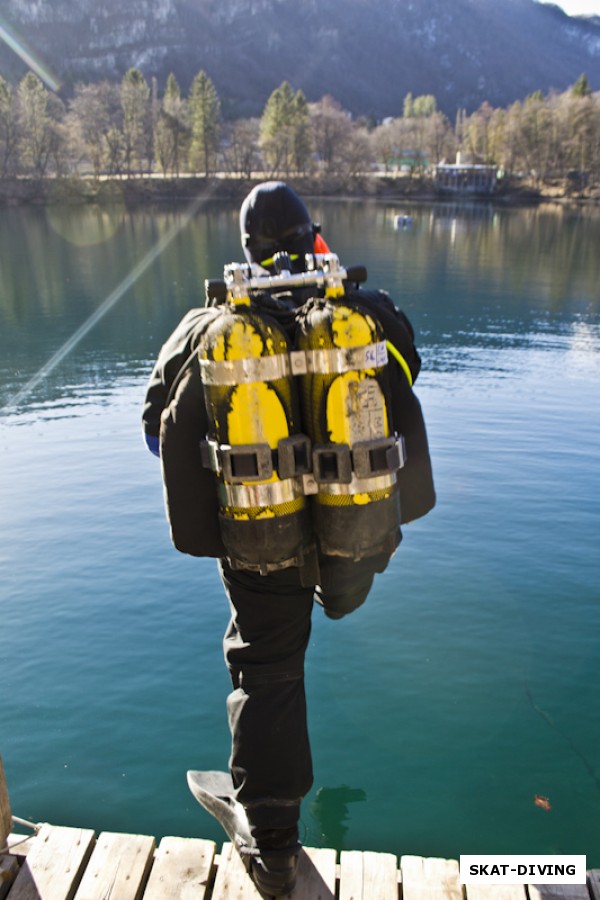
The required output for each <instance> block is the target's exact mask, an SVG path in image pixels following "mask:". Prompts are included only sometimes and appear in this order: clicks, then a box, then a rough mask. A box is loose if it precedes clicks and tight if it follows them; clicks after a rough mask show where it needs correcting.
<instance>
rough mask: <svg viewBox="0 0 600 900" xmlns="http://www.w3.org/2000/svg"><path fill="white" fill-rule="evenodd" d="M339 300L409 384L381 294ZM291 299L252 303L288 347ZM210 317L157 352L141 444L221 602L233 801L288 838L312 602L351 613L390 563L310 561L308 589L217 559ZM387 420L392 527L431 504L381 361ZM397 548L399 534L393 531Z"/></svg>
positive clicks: (403, 384)
mask: <svg viewBox="0 0 600 900" xmlns="http://www.w3.org/2000/svg"><path fill="white" fill-rule="evenodd" d="M348 291H349V296H350V297H351V298H352V299H353V300H354V301H358V302H359V303H360V304H361V306H362V307H363V308H366V309H367V310H368V311H370V312H371V313H372V314H374V315H375V316H376V317H377V318H378V319H379V321H380V323H381V325H382V327H383V330H384V333H385V336H386V339H387V340H389V341H390V342H391V343H392V344H393V345H394V347H396V348H397V350H398V351H399V352H400V354H401V355H402V356H403V358H404V360H405V361H406V362H407V363H408V366H409V368H410V370H411V374H412V378H413V379H414V378H416V377H417V375H418V373H419V370H420V358H419V355H418V353H417V351H416V348H415V346H414V335H413V330H412V327H411V325H410V323H409V321H408V319H407V318H406V317H405V316H404V314H403V313H401V312H400V311H399V310H397V309H396V307H395V306H394V305H393V303H392V301H391V300H390V298H389V297H388V295H387V294H385V293H383V292H379V291H365V290H354V289H351V288H348ZM303 299H305V298H304V297H302V296H301V295H300V294H295V295H290V294H287V295H281V296H279V297H276V298H275V297H270V296H269V295H266V294H265V295H264V296H263V297H262V298H261V300H260V304H261V305H262V307H263V308H264V309H265V311H266V312H267V313H268V315H269V316H271V317H274V318H275V319H276V320H278V322H279V324H280V325H281V326H282V327H283V328H284V330H286V331H287V333H288V335H289V337H290V340H292V341H293V333H294V330H295V323H296V315H297V313H296V310H297V308H298V307H299V306H300V304H301V303H302V302H303ZM219 314H220V313H219V308H218V307H208V308H202V309H195V310H191V311H190V312H189V313H188V314H187V315H186V316H185V318H184V319H183V320H182V322H181V323H180V324H179V326H178V327H177V328H176V330H175V331H174V332H173V334H172V335H171V337H170V338H169V339H168V340H167V342H166V343H165V345H164V346H163V348H162V349H161V351H160V354H159V357H158V360H157V362H156V365H155V367H154V370H153V372H152V375H151V378H150V382H149V385H148V391H147V395H146V403H145V407H144V414H143V425H144V430H145V432H146V435H147V436H150V437H152V438H157V437H159V438H160V452H161V460H162V470H163V479H164V484H165V500H166V507H167V516H168V519H169V522H170V526H171V537H172V540H173V543H174V545H175V546H176V547H177V549H179V550H181V551H182V552H184V553H190V554H192V555H195V556H213V557H218V558H219V560H220V562H219V566H220V572H221V577H222V580H223V584H224V587H225V590H226V592H227V595H228V597H229V601H230V608H231V620H230V623H229V626H228V628H227V631H226V634H225V638H224V651H225V659H226V663H227V666H228V668H229V672H230V675H231V681H232V692H231V694H230V695H229V697H228V702H227V708H228V716H229V725H230V729H231V735H232V752H231V759H230V769H231V773H232V777H233V781H234V785H235V786H236V789H237V797H238V800H239V801H240V802H241V803H242V804H243V805H244V806H245V807H246V809H247V813H248V818H249V821H250V824H251V826H252V827H253V828H254V830H255V833H258V832H261V831H262V830H264V829H267V830H268V829H274V828H282V829H290V828H291V829H293V828H294V827H295V826H296V825H297V821H298V816H299V808H300V802H301V800H302V798H303V797H304V796H305V794H306V793H307V792H308V790H309V789H310V787H311V784H312V760H311V752H310V745H309V738H308V731H307V722H306V700H305V693H304V656H305V652H306V647H307V645H308V639H309V635H310V629H311V613H312V607H313V603H314V602H315V601H316V602H317V603H318V604H320V605H321V606H322V607H323V608H324V610H325V613H326V615H328V616H329V617H330V618H334V619H335V618H340V617H342V616H343V615H346V614H347V613H349V612H352V611H353V610H354V609H356V608H357V607H358V606H360V605H361V604H362V603H363V602H364V600H365V599H366V597H367V594H368V593H369V590H370V588H371V585H372V583H373V578H374V575H375V573H376V572H382V571H383V570H384V569H385V567H386V565H387V563H388V561H389V553H378V554H377V555H375V556H371V557H367V558H363V559H362V560H360V561H357V562H355V561H353V560H350V559H343V558H339V557H323V556H321V557H320V559H319V566H320V577H319V584H316V585H313V584H309V585H308V586H306V579H305V578H303V579H301V577H300V572H299V570H298V568H295V567H290V568H285V569H281V570H279V571H274V572H270V573H269V574H268V575H261V574H259V573H257V572H250V571H244V570H240V569H238V568H233V567H232V566H231V564H230V562H229V560H228V559H227V558H226V550H225V547H224V545H223V543H222V541H221V537H220V533H219V526H218V520H217V507H218V504H217V493H216V478H215V475H214V473H213V472H212V471H211V470H210V469H207V468H203V466H202V461H201V457H200V442H201V441H202V440H203V439H204V438H205V437H206V434H207V430H208V424H209V423H208V419H207V415H206V408H205V405H204V395H203V386H202V383H201V379H200V375H199V365H198V361H197V355H196V354H195V352H194V351H195V349H196V348H197V346H198V343H199V341H200V339H201V337H202V334H203V332H204V330H205V329H206V327H207V325H208V324H209V323H210V322H211V321H213V319H214V318H215V317H216V316H218V315H219ZM388 365H389V374H390V383H391V406H392V410H391V413H392V415H391V420H392V422H393V426H394V429H395V430H396V431H397V432H399V433H401V434H402V435H403V437H404V441H405V444H406V450H407V462H406V465H405V466H404V468H403V469H400V470H399V472H398V473H397V474H398V481H399V487H400V505H401V512H402V522H407V521H411V520H412V519H416V518H418V517H420V516H423V515H425V514H426V513H427V512H428V511H429V510H430V509H431V508H432V507H433V505H434V503H435V493H434V487H433V478H432V473H431V463H430V458H429V450H428V444H427V435H426V431H425V425H424V421H423V416H422V413H421V407H420V405H419V402H418V400H417V398H416V396H415V394H414V393H413V391H412V387H411V385H410V384H409V382H408V380H407V377H406V374H405V373H404V372H403V371H402V368H401V366H400V365H399V364H398V363H397V362H396V361H395V359H393V358H392V357H390V358H389V363H388ZM397 540H398V542H399V540H400V534H399V531H398V539H397Z"/></svg>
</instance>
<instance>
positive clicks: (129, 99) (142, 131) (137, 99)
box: [120, 69, 151, 175]
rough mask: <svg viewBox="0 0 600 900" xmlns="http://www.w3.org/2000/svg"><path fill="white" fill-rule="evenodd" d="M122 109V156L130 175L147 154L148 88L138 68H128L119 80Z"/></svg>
mask: <svg viewBox="0 0 600 900" xmlns="http://www.w3.org/2000/svg"><path fill="white" fill-rule="evenodd" d="M120 93H121V108H122V110H123V128H122V135H123V157H124V163H125V170H126V172H127V174H128V175H131V174H132V172H133V171H134V169H140V168H141V167H142V165H143V160H144V158H145V157H146V156H147V153H146V148H147V144H148V130H149V129H150V127H151V126H150V88H149V87H148V84H147V82H146V79H145V78H144V76H143V75H142V73H141V72H140V70H139V69H128V71H127V72H126V73H125V75H124V76H123V80H122V82H121V92H120Z"/></svg>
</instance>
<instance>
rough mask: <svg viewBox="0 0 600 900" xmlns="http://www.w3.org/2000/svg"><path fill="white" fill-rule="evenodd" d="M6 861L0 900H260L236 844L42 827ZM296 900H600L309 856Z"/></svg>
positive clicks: (598, 894)
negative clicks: (219, 848)
mask: <svg viewBox="0 0 600 900" xmlns="http://www.w3.org/2000/svg"><path fill="white" fill-rule="evenodd" d="M17 840H19V838H18V836H16V835H14V834H13V835H11V836H10V837H9V844H11V845H13V846H12V847H11V850H10V852H9V853H7V854H5V855H3V856H0V900H176V898H177V900H260V895H259V894H258V892H257V891H256V890H255V888H254V886H253V884H252V882H251V881H250V879H249V877H248V875H247V874H246V871H245V869H244V867H243V865H242V863H241V861H240V858H239V856H238V854H237V853H236V851H235V850H234V849H233V847H232V845H231V844H230V843H225V844H223V846H222V848H221V850H220V852H219V853H217V847H216V845H215V843H214V841H206V840H201V839H200V838H179V837H164V838H163V839H162V840H161V841H160V843H159V844H158V847H157V846H156V841H155V839H154V838H153V837H149V836H147V835H134V834H113V833H108V832H104V833H102V834H100V835H98V837H96V835H95V834H94V832H93V831H91V830H89V829H83V828H65V827H63V826H57V825H43V826H42V828H41V829H40V831H39V832H38V833H37V834H36V835H35V836H34V837H31V838H30V839H28V840H27V841H26V842H25V843H23V844H19V845H18V846H14V843H15V842H16V841H17ZM290 897H292V898H293V900H465V898H466V900H600V871H593V872H590V873H588V883H587V885H555V884H554V885H539V884H538V885H505V886H500V885H498V886H487V887H482V886H481V885H467V886H463V885H461V884H460V882H459V873H458V861H457V860H451V859H426V858H423V857H419V856H403V857H401V858H400V860H398V859H397V857H396V856H394V855H393V854H390V853H372V852H368V851H367V852H359V851H354V850H352V851H342V852H341V854H340V858H339V860H338V859H337V853H336V851H335V850H328V849H314V848H310V847H306V848H304V849H303V850H302V851H301V855H300V865H299V872H298V883H297V886H296V889H295V890H294V892H293V894H291V895H290Z"/></svg>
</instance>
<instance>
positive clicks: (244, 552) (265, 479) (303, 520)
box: [198, 265, 312, 574]
mask: <svg viewBox="0 0 600 900" xmlns="http://www.w3.org/2000/svg"><path fill="white" fill-rule="evenodd" d="M242 268H243V267H239V266H235V265H234V266H231V267H229V269H228V270H226V273H225V274H226V279H225V286H226V289H227V290H226V300H225V302H224V303H223V304H222V306H221V310H222V312H221V315H219V316H217V317H216V318H215V320H214V321H213V322H212V323H211V324H210V325H209V326H208V328H207V329H206V331H205V333H204V334H203V336H202V339H201V341H200V344H199V347H198V359H199V362H200V372H201V378H202V382H203V389H204V397H205V403H206V410H207V414H208V421H209V433H208V435H207V439H206V441H204V442H203V443H202V455H203V464H204V465H205V466H207V467H209V468H211V469H212V470H213V472H214V473H215V476H216V478H217V482H218V498H219V524H220V528H221V537H222V540H223V543H224V545H225V547H226V549H227V552H228V557H229V559H230V561H231V564H232V566H233V567H234V568H235V567H238V568H244V569H250V570H252V571H259V572H261V573H262V574H266V573H267V572H269V571H272V570H275V569H280V568H284V567H286V566H290V565H297V566H300V567H301V566H303V565H304V562H305V557H306V556H307V554H309V553H310V551H311V548H312V530H311V527H310V514H309V509H308V502H307V498H306V497H305V495H304V492H303V485H302V476H303V475H304V474H305V473H306V472H308V471H309V469H310V464H311V463H310V442H309V441H308V439H307V438H306V437H305V436H304V435H302V434H300V410H299V402H298V397H297V389H296V384H295V381H294V379H293V377H292V375H291V373H290V358H289V349H290V348H289V346H288V341H287V338H286V336H285V333H284V332H283V330H282V329H281V328H280V327H279V325H278V324H277V322H275V321H274V320H273V319H270V318H269V317H268V316H266V315H265V314H264V313H262V312H259V311H258V310H257V309H256V308H255V306H254V305H253V303H252V302H251V301H250V297H249V292H248V288H247V285H246V284H245V281H244V276H243V272H242Z"/></svg>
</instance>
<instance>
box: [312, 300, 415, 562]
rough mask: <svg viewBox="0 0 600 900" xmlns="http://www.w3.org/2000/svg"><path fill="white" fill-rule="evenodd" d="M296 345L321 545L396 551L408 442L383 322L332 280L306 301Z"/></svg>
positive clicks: (343, 550)
mask: <svg viewBox="0 0 600 900" xmlns="http://www.w3.org/2000/svg"><path fill="white" fill-rule="evenodd" d="M297 347H298V349H299V350H301V351H303V352H304V356H305V363H306V374H303V375H301V382H302V388H301V395H302V414H303V422H304V428H305V430H306V432H307V434H308V435H309V437H310V438H311V440H312V442H313V477H314V480H315V482H316V493H315V495H314V497H313V498H312V503H313V525H314V529H315V533H316V535H317V538H318V543H319V547H320V550H321V552H322V553H323V554H325V555H328V556H342V557H349V558H352V559H354V560H358V559H361V558H363V557H365V556H372V555H374V554H376V553H380V552H388V553H389V552H392V551H393V550H394V549H395V548H396V546H397V545H398V543H399V542H400V539H401V534H400V499H399V491H398V485H397V478H396V471H397V470H398V469H399V468H400V467H401V466H402V465H403V464H404V447H403V442H402V438H400V437H398V436H397V435H395V434H394V433H393V431H392V423H391V421H390V414H389V411H388V402H389V396H390V394H389V384H388V382H387V378H388V373H387V348H386V341H385V335H384V334H383V331H382V329H381V326H380V324H379V322H378V321H376V319H375V318H374V317H373V316H372V315H371V314H370V313H369V312H368V311H366V310H365V309H363V308H361V306H360V302H359V298H353V296H352V295H351V294H350V295H348V296H345V295H344V290H343V288H341V287H340V286H339V285H338V286H335V285H334V286H333V287H329V288H327V289H326V297H325V298H323V299H313V300H310V301H309V302H308V303H307V304H305V306H304V308H303V310H302V314H301V316H300V322H299V334H298V337H297ZM386 396H387V398H388V399H386Z"/></svg>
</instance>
